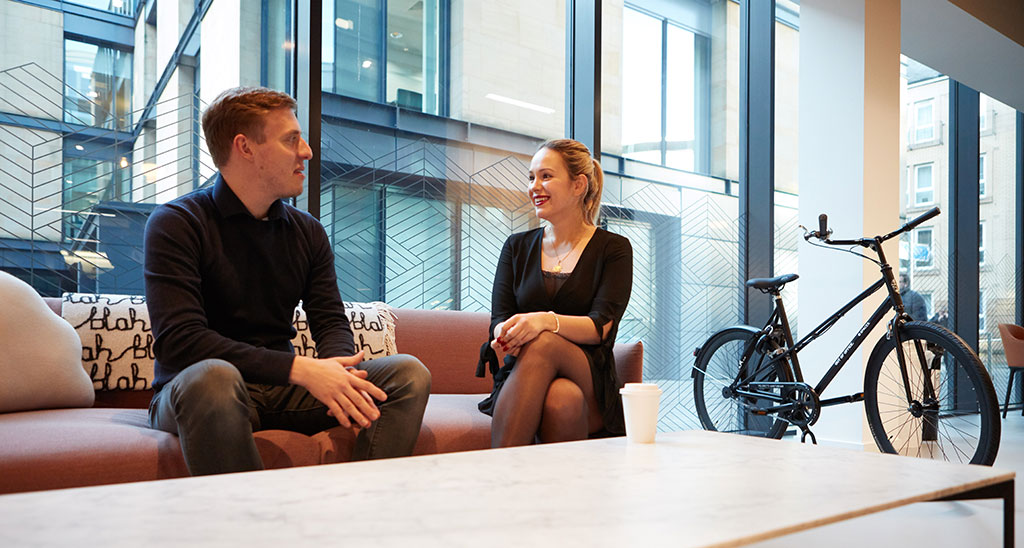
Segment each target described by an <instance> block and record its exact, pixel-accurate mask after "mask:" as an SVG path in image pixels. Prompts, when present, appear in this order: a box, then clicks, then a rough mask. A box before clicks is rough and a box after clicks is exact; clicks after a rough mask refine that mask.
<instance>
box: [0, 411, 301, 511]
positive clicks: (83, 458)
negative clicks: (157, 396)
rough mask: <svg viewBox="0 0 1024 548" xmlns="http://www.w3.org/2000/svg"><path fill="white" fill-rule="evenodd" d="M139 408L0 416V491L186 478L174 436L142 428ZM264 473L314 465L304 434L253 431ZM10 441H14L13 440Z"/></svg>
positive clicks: (144, 418) (143, 415)
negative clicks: (271, 470) (265, 471)
mask: <svg viewBox="0 0 1024 548" xmlns="http://www.w3.org/2000/svg"><path fill="white" fill-rule="evenodd" d="M146 413H147V412H146V410H144V409H98V408H93V409H56V410H45V411H29V412H24V413H11V414H6V415H0V433H2V436H3V439H4V440H8V443H0V493H16V492H20V491H30V490H31V491H35V490H41V489H61V488H67V487H84V486H88V485H104V484H109V483H123V482H129V481H146V480H156V479H164V478H177V477H186V476H188V473H187V469H186V468H185V461H184V459H183V457H182V454H181V446H180V445H179V444H178V437H177V436H173V435H171V434H168V433H166V432H162V431H159V430H153V429H151V428H149V426H148V419H147V415H146ZM255 437H256V447H257V449H259V452H260V456H261V457H262V458H263V464H264V466H265V467H267V468H286V467H290V466H305V465H311V464H318V463H319V462H320V448H319V445H318V444H317V443H316V442H315V441H314V440H313V439H312V438H310V437H308V436H304V435H302V434H299V433H296V432H286V431H283V430H264V431H262V432H257V433H256V436H255ZM12 440H16V442H13V441H12Z"/></svg>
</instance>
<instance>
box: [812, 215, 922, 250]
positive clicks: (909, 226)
mask: <svg viewBox="0 0 1024 548" xmlns="http://www.w3.org/2000/svg"><path fill="white" fill-rule="evenodd" d="M940 213H942V211H940V210H939V208H938V207H933V208H931V209H929V210H928V211H925V212H924V213H922V214H921V215H919V216H918V217H917V218H915V219H912V220H910V221H907V222H906V223H904V225H903V226H901V227H899V228H897V229H896V230H894V231H892V232H890V233H888V234H886V235H884V236H877V237H875V238H860V239H857V240H833V239H831V238H829V236H831V235H832V230H830V229H829V228H828V215H825V214H824V213H822V214H821V215H818V230H816V231H811V232H808V233H806V234H804V239H805V240H810V239H811V238H817V239H819V240H821V241H822V242H823V243H825V244H828V245H859V246H863V247H871V245H872V244H874V243H875V241H879V242H884V241H886V240H888V239H890V238H894V237H896V236H899V235H900V234H903V233H904V232H909V231H910V230H913V229H914V228H916V227H917V226H918V225H920V224H921V223H923V222H925V221H927V220H929V219H931V218H933V217H937V216H938V215H939V214H940Z"/></svg>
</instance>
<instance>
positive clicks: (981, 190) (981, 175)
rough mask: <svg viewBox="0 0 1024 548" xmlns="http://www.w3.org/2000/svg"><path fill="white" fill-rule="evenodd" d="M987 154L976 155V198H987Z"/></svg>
mask: <svg viewBox="0 0 1024 548" xmlns="http://www.w3.org/2000/svg"><path fill="white" fill-rule="evenodd" d="M988 178H989V177H988V153H986V152H982V153H981V154H979V155H978V197H979V198H982V199H984V198H989V195H988Z"/></svg>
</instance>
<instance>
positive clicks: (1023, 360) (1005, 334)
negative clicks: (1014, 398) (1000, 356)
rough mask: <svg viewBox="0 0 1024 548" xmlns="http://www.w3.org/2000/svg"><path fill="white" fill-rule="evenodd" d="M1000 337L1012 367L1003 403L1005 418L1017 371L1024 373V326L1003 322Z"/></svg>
mask: <svg viewBox="0 0 1024 548" xmlns="http://www.w3.org/2000/svg"><path fill="white" fill-rule="evenodd" d="M999 337H1000V338H1001V339H1002V340H1003V351H1004V352H1005V353H1006V365H1007V366H1008V367H1009V368H1010V379H1009V380H1008V381H1007V382H1006V403H1005V404H1003V418H1004V419H1005V418H1006V412H1007V411H1008V410H1009V409H1010V393H1011V392H1012V391H1013V378H1014V377H1015V376H1016V375H1017V373H1024V327H1021V326H1019V325H1014V324H1012V323H1001V324H999ZM1022 392H1024V389H1022ZM1020 414H1021V415H1024V408H1022V409H1021V412H1020Z"/></svg>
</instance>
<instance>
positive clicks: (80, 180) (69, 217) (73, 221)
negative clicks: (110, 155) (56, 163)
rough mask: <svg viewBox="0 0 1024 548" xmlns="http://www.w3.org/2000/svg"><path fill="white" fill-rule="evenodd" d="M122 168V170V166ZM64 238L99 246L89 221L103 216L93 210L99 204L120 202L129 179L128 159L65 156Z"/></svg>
mask: <svg viewBox="0 0 1024 548" xmlns="http://www.w3.org/2000/svg"><path fill="white" fill-rule="evenodd" d="M122 166H123V167H122ZM63 170H64V184H63V188H64V191H63V207H62V213H63V215H62V217H63V223H62V224H63V227H64V228H63V237H64V240H65V241H70V242H80V243H98V242H96V241H95V236H96V235H95V234H94V233H93V231H92V230H90V228H95V225H94V224H93V225H92V226H91V227H90V223H89V222H88V221H91V220H95V219H94V217H96V216H100V215H106V214H105V213H97V212H95V211H94V210H93V207H94V206H95V205H96V204H98V203H100V202H107V201H114V200H123V199H124V198H125V197H124V193H125V189H126V188H127V182H128V180H129V179H130V178H131V171H130V166H129V164H128V159H127V157H125V158H123V159H122V160H115V161H108V160H97V159H95V158H90V157H83V158H71V157H65V159H64V162H63Z"/></svg>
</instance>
